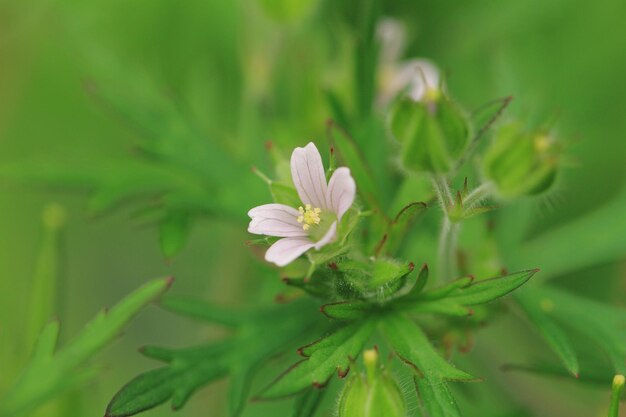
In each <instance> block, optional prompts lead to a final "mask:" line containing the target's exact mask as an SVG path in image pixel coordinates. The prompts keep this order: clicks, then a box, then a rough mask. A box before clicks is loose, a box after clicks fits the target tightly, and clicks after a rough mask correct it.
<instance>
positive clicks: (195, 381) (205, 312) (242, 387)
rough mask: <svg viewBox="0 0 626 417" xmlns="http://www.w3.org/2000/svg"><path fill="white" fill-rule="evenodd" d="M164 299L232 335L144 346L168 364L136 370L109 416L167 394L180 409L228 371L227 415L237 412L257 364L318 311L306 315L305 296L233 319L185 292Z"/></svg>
mask: <svg viewBox="0 0 626 417" xmlns="http://www.w3.org/2000/svg"><path fill="white" fill-rule="evenodd" d="M164 304H165V305H166V306H167V307H168V308H169V309H171V310H172V311H174V312H179V313H181V314H184V315H187V316H190V317H192V318H200V319H202V320H208V321H210V322H217V323H223V324H226V325H229V326H233V327H236V334H235V335H234V336H233V337H231V338H229V339H226V340H223V341H220V342H217V343H211V344H205V345H200V346H196V347H191V348H186V349H164V348H154V347H147V348H144V349H143V353H144V354H145V355H147V356H150V357H153V358H155V359H159V360H163V361H165V362H167V363H168V366H165V367H162V368H158V369H156V370H152V371H149V372H146V373H144V374H142V375H139V376H138V377H136V378H135V379H133V380H132V381H131V382H129V383H128V384H127V385H125V386H124V387H123V388H122V389H121V390H120V391H119V392H118V393H117V394H116V395H115V396H114V397H113V399H112V400H111V402H110V403H109V406H108V407H107V414H106V415H107V416H108V417H121V416H129V415H134V414H137V413H139V412H142V411H145V410H148V409H150V408H153V407H156V406H157V405H159V404H162V403H164V402H166V401H168V400H170V399H171V403H172V408H174V409H180V408H182V407H183V406H184V404H185V403H186V401H187V400H188V399H189V398H190V397H191V396H192V395H193V393H194V392H196V391H197V390H198V389H199V388H200V387H202V386H204V385H207V384H209V383H210V382H212V381H215V380H217V379H219V378H222V377H225V376H226V375H228V374H230V375H231V376H232V379H231V386H230V393H229V400H228V401H229V408H230V411H231V416H236V415H238V414H239V413H241V412H242V411H243V408H244V406H245V403H246V401H247V399H248V394H249V389H250V382H251V380H252V377H253V375H254V373H255V372H256V369H257V367H258V366H259V365H260V364H261V363H263V362H264V361H265V360H267V358H269V357H270V356H273V355H275V354H276V353H278V352H281V351H282V350H283V349H285V347H286V346H289V345H290V344H291V343H293V340H294V338H297V337H298V336H299V335H300V334H302V333H303V330H306V329H308V328H310V326H311V325H312V324H313V322H312V321H311V319H309V317H316V316H317V315H314V314H311V313H312V311H313V310H312V309H311V304H310V302H309V301H308V300H302V301H300V302H294V303H291V304H289V305H286V306H285V305H281V306H279V307H276V306H272V307H270V308H265V309H256V310H251V311H249V312H248V313H246V315H245V316H244V315H241V314H233V315H232V317H233V319H232V320H230V319H228V318H227V312H226V311H225V310H224V309H221V308H217V307H214V306H211V305H210V304H208V303H205V302H200V301H197V300H191V299H189V298H185V297H171V298H169V299H167V300H164ZM309 310H310V311H309ZM304 312H306V313H307V314H304ZM259 340H263V343H259Z"/></svg>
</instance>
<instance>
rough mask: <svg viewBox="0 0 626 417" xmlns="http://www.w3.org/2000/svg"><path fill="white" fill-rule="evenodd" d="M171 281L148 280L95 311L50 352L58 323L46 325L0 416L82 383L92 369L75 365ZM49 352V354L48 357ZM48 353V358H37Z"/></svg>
mask: <svg viewBox="0 0 626 417" xmlns="http://www.w3.org/2000/svg"><path fill="white" fill-rule="evenodd" d="M171 283H172V279H171V278H166V279H159V280H155V281H152V282H150V283H148V284H146V285H144V286H143V287H141V288H139V289H138V290H136V291H135V292H133V293H132V294H130V295H129V296H127V297H126V298H124V299H123V300H122V301H120V302H119V303H118V304H117V305H116V306H114V307H113V308H112V309H111V310H109V311H108V312H107V313H101V314H99V315H98V316H97V317H96V319H95V320H93V321H91V322H90V323H89V324H88V325H87V326H86V327H85V329H84V330H83V331H82V332H81V333H80V334H79V335H78V336H76V337H75V338H74V339H73V340H71V341H70V342H69V343H67V344H66V345H65V346H63V347H62V348H61V349H59V350H58V351H57V352H56V353H55V354H53V355H51V353H52V352H51V349H52V347H53V344H54V341H55V339H56V333H57V330H58V324H55V322H52V323H51V324H49V325H48V326H47V327H46V328H45V331H44V334H43V335H42V338H41V339H40V345H39V346H38V348H37V349H38V352H39V353H38V355H37V357H35V358H34V360H33V361H32V362H31V363H29V364H28V366H27V367H26V369H25V370H24V372H23V373H22V375H21V376H20V378H19V379H18V380H17V381H16V383H15V384H14V385H13V386H12V387H11V388H10V389H9V390H8V391H7V392H6V394H5V396H4V397H3V398H2V399H1V400H0V416H2V417H5V416H17V415H21V414H25V413H27V412H29V411H32V410H34V409H35V408H37V406H39V405H41V404H43V403H44V402H46V401H47V400H49V399H51V398H53V397H54V396H56V395H58V394H59V393H61V392H62V391H64V390H67V389H69V388H71V386H72V384H73V383H77V382H84V380H85V378H87V377H88V376H90V375H91V376H92V375H93V373H94V368H90V369H88V370H86V371H82V370H80V369H77V367H78V366H79V365H81V364H82V363H83V362H85V361H86V360H87V359H89V358H90V357H91V356H93V355H94V354H95V353H97V352H98V351H99V350H100V349H101V348H102V347H104V345H105V344H107V343H108V342H109V341H110V340H111V339H113V338H115V337H116V336H117V335H118V334H119V332H120V331H121V329H122V327H123V326H124V325H125V324H126V323H127V322H128V321H129V320H130V319H131V318H132V317H134V316H135V315H136V314H137V313H138V312H139V311H140V310H141V309H142V308H143V307H144V306H145V305H147V304H148V303H150V302H151V301H153V300H155V299H157V298H158V297H160V296H161V294H163V292H165V291H166V290H167V289H168V288H169V286H170V285H171ZM50 355H51V356H50ZM45 356H48V360H40V359H41V358H45Z"/></svg>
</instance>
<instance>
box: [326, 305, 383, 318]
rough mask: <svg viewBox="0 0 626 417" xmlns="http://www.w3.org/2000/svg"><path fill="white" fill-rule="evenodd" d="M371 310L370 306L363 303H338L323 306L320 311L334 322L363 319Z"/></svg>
mask: <svg viewBox="0 0 626 417" xmlns="http://www.w3.org/2000/svg"><path fill="white" fill-rule="evenodd" d="M371 309H372V306H371V304H369V303H366V302H364V301H339V302H336V303H330V304H324V305H323V306H322V307H321V308H320V310H321V312H322V313H323V314H324V315H325V316H326V317H328V318H331V319H336V320H356V319H360V318H363V316H365V315H366V314H367V313H368V312H370V311H371Z"/></svg>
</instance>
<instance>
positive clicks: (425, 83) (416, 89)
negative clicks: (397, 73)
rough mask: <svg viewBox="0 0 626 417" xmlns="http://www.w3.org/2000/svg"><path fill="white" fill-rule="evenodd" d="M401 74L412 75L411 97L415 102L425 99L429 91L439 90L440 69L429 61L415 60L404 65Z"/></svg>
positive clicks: (410, 83) (410, 82) (410, 78)
mask: <svg viewBox="0 0 626 417" xmlns="http://www.w3.org/2000/svg"><path fill="white" fill-rule="evenodd" d="M401 72H405V73H406V74H411V75H412V76H411V77H407V78H409V82H408V83H407V84H405V85H408V86H409V97H411V98H412V99H413V100H415V101H420V100H421V99H422V98H424V94H425V93H426V90H427V89H439V79H440V76H439V69H438V68H437V66H436V65H435V64H433V63H432V62H431V61H429V60H427V59H414V60H411V61H409V62H407V63H405V64H403V66H402V69H401Z"/></svg>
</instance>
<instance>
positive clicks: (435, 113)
mask: <svg viewBox="0 0 626 417" xmlns="http://www.w3.org/2000/svg"><path fill="white" fill-rule="evenodd" d="M390 130H391V133H392V135H393V136H394V137H395V138H396V140H397V141H398V142H400V145H401V146H402V164H403V165H404V167H405V168H406V169H408V170H410V171H414V172H422V171H427V172H432V173H437V174H442V173H446V172H449V171H450V170H451V169H452V168H453V166H454V163H455V161H457V160H458V159H459V157H460V156H461V154H462V153H463V151H464V150H465V149H466V147H467V145H468V143H469V125H468V121H467V118H466V117H465V115H464V114H463V112H462V111H461V109H460V108H459V107H458V106H457V105H456V104H455V103H454V102H453V101H451V100H450V99H449V98H447V97H445V96H444V95H443V94H441V92H440V91H439V90H429V92H427V94H426V95H425V96H424V98H423V99H422V100H421V101H414V100H412V99H411V98H409V97H406V98H403V99H400V100H399V101H398V102H397V103H396V104H395V105H394V107H393V108H392V109H391V115H390Z"/></svg>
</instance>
